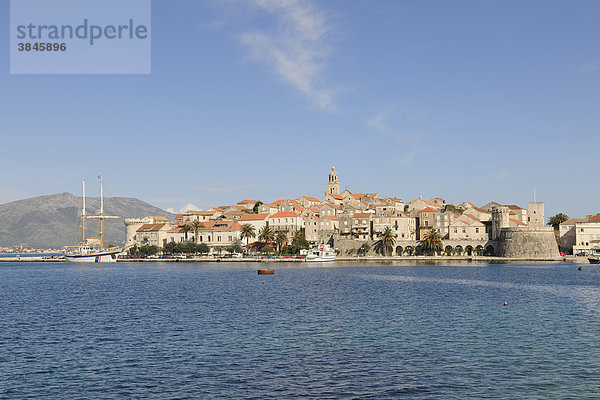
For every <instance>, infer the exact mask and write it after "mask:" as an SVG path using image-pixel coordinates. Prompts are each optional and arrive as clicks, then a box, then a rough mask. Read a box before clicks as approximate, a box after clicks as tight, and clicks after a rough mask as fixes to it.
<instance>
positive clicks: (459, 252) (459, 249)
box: [454, 245, 464, 256]
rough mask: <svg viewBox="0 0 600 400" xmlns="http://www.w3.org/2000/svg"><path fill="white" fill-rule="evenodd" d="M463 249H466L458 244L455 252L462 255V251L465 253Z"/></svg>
mask: <svg viewBox="0 0 600 400" xmlns="http://www.w3.org/2000/svg"><path fill="white" fill-rule="evenodd" d="M463 251H464V250H463V248H462V246H461V245H458V246H456V247H455V248H454V253H455V254H456V255H459V256H462V253H463Z"/></svg>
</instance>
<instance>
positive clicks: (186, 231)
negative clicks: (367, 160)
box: [181, 224, 193, 242]
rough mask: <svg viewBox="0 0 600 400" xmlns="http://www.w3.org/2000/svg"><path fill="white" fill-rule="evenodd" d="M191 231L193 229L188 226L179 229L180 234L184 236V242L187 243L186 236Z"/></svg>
mask: <svg viewBox="0 0 600 400" xmlns="http://www.w3.org/2000/svg"><path fill="white" fill-rule="evenodd" d="M192 229H193V228H192V227H191V226H190V225H187V224H186V225H184V226H183V227H182V228H181V232H183V234H184V235H185V241H186V242H187V240H188V238H187V235H188V233H189V232H190V231H191V230H192Z"/></svg>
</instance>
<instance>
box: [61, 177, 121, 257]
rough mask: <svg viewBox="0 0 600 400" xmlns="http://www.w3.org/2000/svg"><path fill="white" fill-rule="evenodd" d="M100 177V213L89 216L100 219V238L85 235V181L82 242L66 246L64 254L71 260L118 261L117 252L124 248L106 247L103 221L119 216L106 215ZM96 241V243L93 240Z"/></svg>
mask: <svg viewBox="0 0 600 400" xmlns="http://www.w3.org/2000/svg"><path fill="white" fill-rule="evenodd" d="M98 178H100V215H90V216H87V218H88V219H89V218H95V219H99V220H100V238H99V239H95V238H86V237H85V220H86V215H85V181H84V182H83V184H82V191H83V206H82V209H81V244H79V245H75V246H65V248H64V250H63V255H64V257H65V259H66V260H67V261H69V262H74V263H106V262H117V254H119V253H120V252H121V251H123V249H121V248H119V247H111V248H108V249H105V248H104V234H103V225H104V223H103V221H104V220H105V219H114V218H119V217H115V216H110V215H104V193H103V190H102V177H100V176H99V177H98ZM94 241H96V242H97V243H96V244H93V242H94Z"/></svg>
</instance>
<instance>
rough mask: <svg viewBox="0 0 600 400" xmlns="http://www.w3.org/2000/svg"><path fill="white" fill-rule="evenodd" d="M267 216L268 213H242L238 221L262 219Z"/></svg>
mask: <svg viewBox="0 0 600 400" xmlns="http://www.w3.org/2000/svg"><path fill="white" fill-rule="evenodd" d="M267 218H269V214H268V213H264V214H246V215H242V217H241V218H240V219H239V221H240V222H242V221H262V220H265V219H267Z"/></svg>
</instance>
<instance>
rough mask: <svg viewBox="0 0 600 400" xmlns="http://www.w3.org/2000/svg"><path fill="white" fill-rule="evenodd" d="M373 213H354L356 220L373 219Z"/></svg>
mask: <svg viewBox="0 0 600 400" xmlns="http://www.w3.org/2000/svg"><path fill="white" fill-rule="evenodd" d="M371 215H373V214H371V213H354V216H353V217H354V218H370V217H371Z"/></svg>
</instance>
